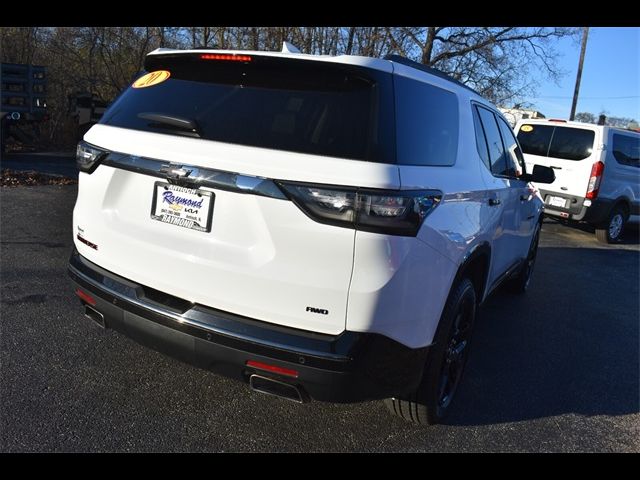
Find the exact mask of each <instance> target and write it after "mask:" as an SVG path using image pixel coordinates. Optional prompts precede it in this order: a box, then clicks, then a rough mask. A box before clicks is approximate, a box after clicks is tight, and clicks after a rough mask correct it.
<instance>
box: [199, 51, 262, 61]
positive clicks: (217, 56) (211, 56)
mask: <svg viewBox="0 0 640 480" xmlns="http://www.w3.org/2000/svg"><path fill="white" fill-rule="evenodd" d="M200 60H230V61H232V62H250V61H251V56H249V55H233V54H228V53H203V54H202V55H200Z"/></svg>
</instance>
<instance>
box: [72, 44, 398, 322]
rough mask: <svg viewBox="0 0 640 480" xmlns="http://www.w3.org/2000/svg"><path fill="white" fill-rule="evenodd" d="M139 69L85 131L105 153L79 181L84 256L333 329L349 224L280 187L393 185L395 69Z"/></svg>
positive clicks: (241, 61) (241, 310) (275, 64)
mask: <svg viewBox="0 0 640 480" xmlns="http://www.w3.org/2000/svg"><path fill="white" fill-rule="evenodd" d="M145 69H146V70H147V72H149V74H147V76H144V77H141V78H140V79H139V80H137V81H136V82H134V86H132V87H130V88H129V89H128V90H126V91H125V92H124V93H123V94H122V95H121V96H120V97H119V98H118V100H117V101H115V102H114V104H113V105H112V106H111V107H110V108H109V110H108V111H107V112H106V113H105V115H104V117H103V119H102V120H101V122H100V124H98V125H96V126H94V127H93V128H92V129H91V130H90V131H89V132H88V133H87V134H86V135H85V137H84V140H85V142H87V144H89V145H88V147H87V148H92V147H97V148H98V149H103V150H105V151H106V152H108V153H105V155H103V156H101V157H100V160H99V161H98V162H97V166H93V167H88V168H87V173H81V175H80V186H79V194H78V201H77V203H76V207H75V210H74V230H75V232H74V237H76V240H75V243H76V246H77V248H78V250H79V251H80V253H81V254H82V255H83V256H85V257H87V258H88V259H89V260H90V261H93V262H94V263H96V264H98V265H100V266H102V267H103V268H105V269H107V270H110V271H112V272H114V273H116V274H118V275H121V276H124V277H126V278H129V279H131V280H132V281H134V282H137V283H140V284H142V285H144V286H145V287H148V288H149V291H150V292H153V290H157V291H159V292H164V293H167V294H170V295H172V296H175V297H178V298H180V299H183V300H187V301H189V302H193V303H197V304H202V305H207V306H211V307H214V308H218V309H221V310H224V311H228V312H231V313H235V314H239V315H243V316H247V317H251V318H255V319H258V320H263V321H267V322H272V323H277V324H280V325H285V326H290V327H295V328H300V329H305V330H312V331H315V332H320V333H327V334H337V333H340V332H342V331H343V330H344V328H345V317H346V308H347V294H348V288H349V282H350V278H351V272H352V264H353V254H354V237H355V230H353V229H349V228H341V227H339V226H335V225H331V224H330V223H331V222H329V221H323V222H320V221H317V219H313V218H312V217H313V212H311V213H310V212H309V211H307V212H305V211H303V209H302V208H301V207H299V206H298V203H296V202H294V201H291V200H290V198H291V196H290V195H288V193H287V192H288V190H287V188H289V190H290V191H297V190H295V189H296V188H298V189H304V188H307V187H308V185H307V186H304V185H303V187H300V186H299V183H298V182H305V184H307V183H313V184H323V185H327V184H328V185H336V186H341V185H344V186H347V185H348V186H361V187H370V188H387V189H398V188H399V187H400V181H399V174H398V169H397V167H396V166H395V165H394V164H393V163H394V161H395V156H394V152H395V145H394V141H395V139H394V136H393V135H392V134H390V132H393V129H391V128H390V124H389V122H391V121H392V118H393V115H392V114H391V112H392V109H393V100H392V98H393V97H392V93H391V90H390V89H391V77H390V74H389V73H386V72H381V71H378V70H371V69H367V68H363V67H357V66H353V65H345V64H340V63H333V62H321V61H310V60H300V59H289V58H281V57H261V56H257V55H230V54H214V53H201V52H196V53H189V54H170V55H151V56H148V57H147V60H146V64H145ZM157 72H164V73H157ZM385 162H387V163H385ZM89 172H90V173H89ZM289 182H295V185H294V184H290V183H289ZM287 185H288V187H287ZM296 185H298V186H296ZM305 192H306V193H307V194H311V195H316V194H318V195H322V191H320V190H313V189H309V188H307V190H305ZM309 192H311V193H309ZM332 201H333V202H334V203H333V204H332V206H334V205H335V199H332ZM315 207H318V209H322V208H324V207H323V204H322V203H321V200H318V201H317V205H315ZM315 207H313V208H315ZM321 213H322V212H321ZM76 232H77V236H76ZM78 237H80V238H82V239H83V240H79V239H78ZM92 245H93V246H92ZM94 246H95V247H96V248H93V247H94ZM156 297H157V295H156Z"/></svg>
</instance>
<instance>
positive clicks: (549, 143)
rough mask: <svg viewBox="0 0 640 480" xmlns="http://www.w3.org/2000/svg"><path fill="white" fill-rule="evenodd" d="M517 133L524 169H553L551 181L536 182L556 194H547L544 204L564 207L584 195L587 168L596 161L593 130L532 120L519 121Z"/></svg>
mask: <svg viewBox="0 0 640 480" xmlns="http://www.w3.org/2000/svg"><path fill="white" fill-rule="evenodd" d="M517 135H518V141H519V142H520V145H521V146H522V152H523V153H524V158H525V163H526V166H527V171H528V172H531V171H532V169H533V166H534V165H543V166H545V167H551V168H553V170H554V172H555V175H556V179H555V181H554V182H553V183H551V184H544V185H537V187H538V188H539V189H542V190H545V191H547V192H553V194H559V195H547V198H545V203H546V204H547V205H549V206H552V207H559V208H567V209H568V208H570V206H571V204H572V199H573V198H574V197H577V198H584V197H585V194H586V192H587V187H588V185H589V178H590V176H591V169H592V167H593V164H594V162H595V161H596V160H597V157H596V153H597V152H596V145H597V139H596V132H595V131H594V130H593V129H590V128H589V127H588V126H585V128H580V127H575V126H567V125H563V124H562V123H551V122H550V123H548V124H540V123H535V122H532V123H523V124H521V125H520V128H519V129H518V132H517ZM574 203H575V202H574Z"/></svg>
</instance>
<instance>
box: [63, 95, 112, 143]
mask: <svg viewBox="0 0 640 480" xmlns="http://www.w3.org/2000/svg"><path fill="white" fill-rule="evenodd" d="M68 98H69V114H70V115H71V116H72V117H73V118H74V119H75V123H76V128H77V129H78V130H77V132H78V133H77V135H78V136H77V138H76V141H79V140H82V137H83V136H84V134H85V133H87V131H88V130H89V129H90V128H91V127H92V126H94V125H95V124H96V123H98V122H99V121H100V118H102V115H103V114H104V112H105V111H106V110H107V107H108V106H109V105H108V103H107V102H105V101H103V100H101V99H100V98H99V97H98V95H96V94H95V93H90V92H76V93H74V94H72V95H69V97H68Z"/></svg>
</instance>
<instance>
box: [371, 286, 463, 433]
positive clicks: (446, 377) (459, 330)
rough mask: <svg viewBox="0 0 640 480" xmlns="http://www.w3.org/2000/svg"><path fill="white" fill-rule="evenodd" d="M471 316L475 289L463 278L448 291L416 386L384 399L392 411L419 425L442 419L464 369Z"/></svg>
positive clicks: (434, 422) (431, 423)
mask: <svg viewBox="0 0 640 480" xmlns="http://www.w3.org/2000/svg"><path fill="white" fill-rule="evenodd" d="M475 316H476V293H475V289H474V287H473V284H472V283H471V280H469V279H468V278H463V279H462V280H460V281H459V282H458V283H457V284H455V285H454V287H453V288H452V290H451V293H450V294H449V298H448V299H447V303H446V305H445V307H444V310H443V312H442V317H441V318H440V323H439V325H438V330H437V331H436V335H435V339H434V340H435V341H434V344H433V346H432V347H431V349H430V351H429V354H428V356H427V360H426V363H425V367H424V373H423V377H422V381H421V382H420V385H419V386H418V388H417V390H416V391H415V392H413V393H412V394H410V395H408V396H407V398H388V399H386V400H384V403H385V405H386V406H387V408H388V409H389V411H390V412H391V413H392V414H394V415H397V416H399V417H401V418H403V419H405V420H407V421H409V422H412V423H416V424H419V425H434V424H436V423H440V422H441V421H442V419H443V418H444V417H445V416H446V414H447V412H448V411H449V407H450V406H451V403H452V401H453V400H454V399H455V394H456V392H457V389H458V386H459V385H460V380H461V379H462V375H463V373H464V367H465V365H466V363H467V359H468V357H469V348H470V341H471V333H472V331H473V325H474V322H475Z"/></svg>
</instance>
